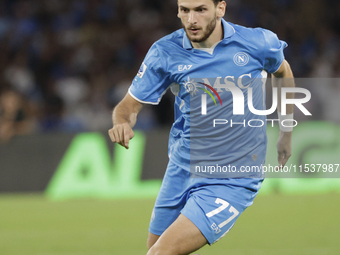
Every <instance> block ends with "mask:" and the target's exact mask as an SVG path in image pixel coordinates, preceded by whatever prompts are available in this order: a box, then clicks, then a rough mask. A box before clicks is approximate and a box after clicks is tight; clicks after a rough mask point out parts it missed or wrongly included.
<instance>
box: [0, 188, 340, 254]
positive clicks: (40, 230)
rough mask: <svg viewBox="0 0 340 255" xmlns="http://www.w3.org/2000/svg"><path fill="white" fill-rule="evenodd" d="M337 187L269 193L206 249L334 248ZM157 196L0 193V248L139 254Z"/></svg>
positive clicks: (338, 222) (338, 227)
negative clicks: (58, 198) (67, 197)
mask: <svg viewBox="0 0 340 255" xmlns="http://www.w3.org/2000/svg"><path fill="white" fill-rule="evenodd" d="M339 201H340V195H339V194H327V195H301V196H296V195H295V196H293V195H291V196H288V195H278V194H274V195H266V196H259V197H257V198H256V199H255V202H254V205H253V206H251V207H250V208H248V209H247V210H246V211H245V212H244V214H243V215H241V216H240V218H239V219H238V221H237V223H236V224H235V227H234V228H233V229H232V230H231V231H230V233H228V234H227V235H226V236H225V237H224V238H223V239H221V240H220V241H219V242H218V243H216V244H214V245H213V246H212V247H209V246H206V247H204V248H202V249H201V250H200V251H198V252H197V253H199V254H201V255H205V254H206V255H209V254H213V255H220V254H221V255H222V254H223V255H224V254H231V255H247V254H252V255H261V254H276V255H287V254H289V255H295V254H296V255H304V254H305V255H313V254H315V255H316V254H322V255H332V254H334V255H337V254H339V251H340V242H339V241H338V239H339V233H340V219H339V211H340V202H339ZM153 203H154V201H153V200H118V201H117V200H72V201H63V202H52V201H48V200H47V199H45V198H44V197H43V196H41V195H1V196H0V254H1V255H78V254H79V255H80V254H81V255H90V254H91V255H92V254H93V255H107V254H117V255H137V254H138V255H142V254H146V245H145V243H146V236H147V228H148V223H149V219H150V214H151V210H152V206H153Z"/></svg>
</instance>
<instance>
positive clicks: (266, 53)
mask: <svg viewBox="0 0 340 255" xmlns="http://www.w3.org/2000/svg"><path fill="white" fill-rule="evenodd" d="M222 24H223V31H224V38H223V40H222V41H220V42H219V43H218V44H217V45H216V46H215V48H214V49H213V51H212V52H207V51H204V50H200V49H194V48H193V47H192V45H191V43H190V41H189V39H188V37H187V36H186V33H185V31H184V29H180V30H177V31H175V32H174V33H172V34H170V35H168V36H166V37H163V38H162V39H160V40H158V41H157V42H155V43H154V44H153V45H152V47H151V48H150V50H149V52H148V54H147V55H146V57H145V59H144V62H143V63H142V65H141V68H140V70H139V72H138V74H137V76H136V77H135V79H134V81H133V83H132V85H131V87H130V89H129V93H130V95H131V96H132V97H134V98H135V99H136V100H138V101H140V102H142V103H149V104H158V103H159V101H160V100H161V98H162V95H163V94H164V93H165V92H166V91H167V89H169V88H171V90H172V92H173V93H174V94H175V95H176V99H175V122H174V124H173V126H172V128H171V131H170V139H169V157H170V161H172V162H173V163H175V164H176V165H178V166H180V167H182V168H183V169H186V170H188V171H189V170H191V172H192V173H193V172H196V173H197V175H198V176H203V177H209V176H210V177H212V178H221V177H222V178H224V177H225V178H229V177H237V178H239V177H259V176H260V175H256V174H254V173H253V172H247V171H242V169H241V168H242V167H243V168H244V167H246V166H258V167H259V168H260V167H261V165H262V164H263V163H264V160H265V154H266V145H267V138H266V117H265V116H259V115H256V114H254V113H253V112H251V111H250V110H249V108H248V97H249V95H250V93H251V94H252V104H253V107H254V108H255V109H256V110H264V109H266V108H265V107H266V104H265V87H264V84H265V79H266V77H267V72H268V73H274V72H275V71H277V70H278V68H279V67H280V65H281V63H282V62H283V60H284V55H283V49H284V48H285V47H286V45H287V44H286V43H285V42H283V41H280V40H279V39H278V38H277V36H276V35H275V34H274V33H273V32H271V31H268V30H265V29H262V28H255V29H251V28H245V27H242V26H239V25H235V24H232V23H228V22H226V21H225V20H223V19H222ZM210 50H211V49H210ZM250 88H251V89H252V91H251V92H250ZM237 103H238V104H237ZM240 104H241V106H243V107H240ZM209 166H211V167H212V166H213V167H214V169H215V170H218V168H219V167H220V170H221V168H223V167H224V168H225V167H229V170H228V171H227V175H224V174H225V172H220V173H223V175H216V174H213V175H209V174H207V175H206V173H207V172H208V171H207V167H209ZM235 169H236V171H234V172H232V171H231V170H235ZM243 170H246V169H243ZM202 173H204V174H203V175H201V174H202ZM214 173H216V171H215V172H214ZM210 174H211V171H210Z"/></svg>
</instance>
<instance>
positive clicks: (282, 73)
mask: <svg viewBox="0 0 340 255" xmlns="http://www.w3.org/2000/svg"><path fill="white" fill-rule="evenodd" d="M272 85H273V87H276V88H278V107H277V111H278V113H281V93H280V90H281V87H295V83H294V76H293V72H292V69H291V68H290V65H289V63H288V62H287V61H286V60H283V62H282V64H281V66H280V68H279V69H278V70H277V71H276V72H275V73H273V75H272ZM293 98H294V93H287V99H293ZM286 110H287V115H290V114H293V111H294V105H291V104H288V105H287V109H286ZM276 148H277V152H278V162H279V165H280V166H284V165H285V164H286V163H287V161H288V159H289V157H290V156H291V154H292V131H288V132H287V131H282V130H280V134H279V138H278V141H277V144H276Z"/></svg>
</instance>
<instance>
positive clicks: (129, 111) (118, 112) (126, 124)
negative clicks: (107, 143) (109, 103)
mask: <svg viewBox="0 0 340 255" xmlns="http://www.w3.org/2000/svg"><path fill="white" fill-rule="evenodd" d="M142 107H143V104H142V103H140V102H138V101H137V100H136V99H134V98H133V97H132V96H131V95H130V94H129V93H127V94H126V95H125V97H124V98H123V100H122V101H120V103H119V104H118V105H117V106H116V107H115V108H114V109H113V112H112V123H113V127H112V128H111V129H110V130H109V136H110V138H111V141H112V142H114V143H119V144H120V145H122V146H123V147H125V148H126V149H128V148H129V141H130V139H132V138H133V137H134V135H135V134H134V132H133V130H132V128H133V127H134V126H135V124H136V121H137V115H138V113H139V112H140V110H141V109H142Z"/></svg>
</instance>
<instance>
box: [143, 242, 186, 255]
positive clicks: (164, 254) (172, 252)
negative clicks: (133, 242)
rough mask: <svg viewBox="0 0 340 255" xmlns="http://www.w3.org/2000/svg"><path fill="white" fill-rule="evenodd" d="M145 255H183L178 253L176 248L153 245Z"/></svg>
mask: <svg viewBox="0 0 340 255" xmlns="http://www.w3.org/2000/svg"><path fill="white" fill-rule="evenodd" d="M146 255H184V254H182V253H180V252H179V251H178V250H177V249H176V247H163V246H161V245H158V244H155V245H153V246H152V247H151V248H150V250H149V251H148V253H147V254H146Z"/></svg>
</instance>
